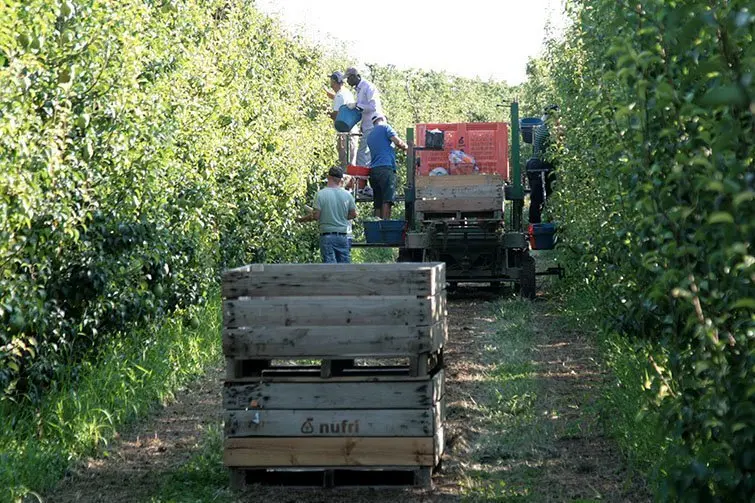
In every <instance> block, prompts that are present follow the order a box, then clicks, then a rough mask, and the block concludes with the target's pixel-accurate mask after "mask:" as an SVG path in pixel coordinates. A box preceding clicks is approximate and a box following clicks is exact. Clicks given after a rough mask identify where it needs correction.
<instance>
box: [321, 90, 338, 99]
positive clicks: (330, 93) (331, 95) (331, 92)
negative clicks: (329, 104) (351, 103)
mask: <svg viewBox="0 0 755 503" xmlns="http://www.w3.org/2000/svg"><path fill="white" fill-rule="evenodd" d="M323 90H324V91H325V94H327V95H328V98H330V99H331V100H332V99H333V98H335V97H336V93H334V92H333V90H332V89H328V88H327V87H325V88H323Z"/></svg>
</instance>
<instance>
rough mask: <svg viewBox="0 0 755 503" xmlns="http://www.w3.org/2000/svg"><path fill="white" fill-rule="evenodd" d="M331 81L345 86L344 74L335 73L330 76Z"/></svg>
mask: <svg viewBox="0 0 755 503" xmlns="http://www.w3.org/2000/svg"><path fill="white" fill-rule="evenodd" d="M330 80H332V81H333V82H338V83H339V84H343V74H342V73H341V72H333V73H331V74H330Z"/></svg>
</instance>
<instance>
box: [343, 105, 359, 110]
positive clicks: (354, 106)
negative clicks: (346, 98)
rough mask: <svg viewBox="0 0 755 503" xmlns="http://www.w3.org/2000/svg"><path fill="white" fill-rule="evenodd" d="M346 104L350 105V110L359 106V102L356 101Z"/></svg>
mask: <svg viewBox="0 0 755 503" xmlns="http://www.w3.org/2000/svg"><path fill="white" fill-rule="evenodd" d="M346 106H347V107H349V110H354V109H355V108H356V107H357V104H356V103H347V104H346Z"/></svg>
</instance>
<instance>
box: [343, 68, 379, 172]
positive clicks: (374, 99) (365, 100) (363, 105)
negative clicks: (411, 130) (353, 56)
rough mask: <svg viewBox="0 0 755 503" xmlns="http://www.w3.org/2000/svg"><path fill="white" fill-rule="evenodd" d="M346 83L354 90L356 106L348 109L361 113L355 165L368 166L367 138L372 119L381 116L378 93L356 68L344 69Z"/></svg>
mask: <svg viewBox="0 0 755 503" xmlns="http://www.w3.org/2000/svg"><path fill="white" fill-rule="evenodd" d="M346 82H348V83H349V85H350V86H351V87H353V88H354V89H356V92H357V101H356V104H355V105H354V106H353V107H352V106H350V107H349V108H357V109H358V110H359V111H361V112H362V121H361V124H362V125H361V130H362V137H361V138H360V139H359V149H358V150H357V164H358V165H359V166H369V165H370V160H371V159H370V149H369V148H368V147H367V136H368V135H369V134H370V131H372V128H373V124H372V117H373V116H375V115H383V106H382V105H381V103H380V91H378V89H377V87H375V84H373V83H372V82H369V81H367V80H365V79H363V78H362V76H361V75H359V71H358V70H357V69H356V68H353V67H352V68H347V69H346Z"/></svg>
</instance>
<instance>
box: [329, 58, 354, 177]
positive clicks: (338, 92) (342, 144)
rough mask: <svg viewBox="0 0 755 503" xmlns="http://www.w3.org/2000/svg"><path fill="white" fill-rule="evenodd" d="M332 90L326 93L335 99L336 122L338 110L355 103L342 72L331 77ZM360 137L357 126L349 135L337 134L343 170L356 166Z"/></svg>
mask: <svg viewBox="0 0 755 503" xmlns="http://www.w3.org/2000/svg"><path fill="white" fill-rule="evenodd" d="M330 89H332V91H331V90H329V89H326V92H327V93H328V96H329V97H330V98H332V99H333V109H332V110H331V111H330V117H331V118H332V119H333V121H334V122H335V120H336V116H338V110H339V109H340V108H341V107H342V106H343V105H350V104H351V105H353V104H354V103H355V101H354V95H353V94H351V91H349V90H348V89H347V88H346V87H344V85H343V74H342V73H341V72H333V73H332V74H331V75H330ZM358 136H359V129H358V128H357V126H354V127H353V128H351V131H349V132H348V133H337V138H336V148H337V149H338V165H339V166H341V167H342V168H343V169H346V166H348V165H349V164H356V160H357V143H358ZM347 146H348V148H347Z"/></svg>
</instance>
